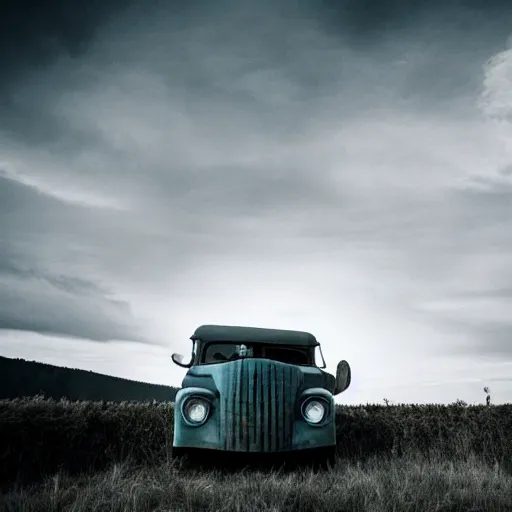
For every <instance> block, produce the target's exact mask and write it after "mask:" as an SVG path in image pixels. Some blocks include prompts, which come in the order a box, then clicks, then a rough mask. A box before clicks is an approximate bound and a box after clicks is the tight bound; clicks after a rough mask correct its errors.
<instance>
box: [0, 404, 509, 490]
mask: <svg viewBox="0 0 512 512" xmlns="http://www.w3.org/2000/svg"><path fill="white" fill-rule="evenodd" d="M173 411H174V409H173V404H172V403H168V402H167V403H165V402H162V403H157V402H153V403H145V404H143V403H133V402H127V403H121V404H117V403H108V402H69V401H66V400H61V401H59V402H56V401H54V400H44V399H41V398H37V397H36V398H32V399H16V400H0V482H1V483H2V484H3V485H4V486H5V484H9V483H12V482H14V481H19V482H31V481H36V480H39V479H40V478H41V477H43V476H45V475H48V474H54V473H56V472H58V471H59V470H65V471H66V472H69V473H71V474H76V473H80V472H96V471H98V470H101V469H104V468H106V467H108V466H110V465H111V464H115V463H120V462H125V461H129V462H131V463H132V464H135V465H138V466H148V465H154V464H159V463H165V462H167V461H168V460H169V458H170V453H171V445H172V426H173ZM336 422H337V438H338V441H337V443H338V454H339V455H340V456H341V457H343V458H347V459H352V460H362V459H366V458H368V457H371V456H374V455H387V456H400V455H403V454H405V453H409V454H410V453H411V452H413V453H418V454H420V455H422V456H426V457H430V456H433V455H436V454H439V453H441V454H443V456H444V457H446V458H463V459H465V458H467V457H468V456H469V455H472V454H477V455H478V456H480V457H481V458H483V459H484V460H485V461H486V462H489V463H493V462H496V461H497V462H499V463H506V464H512V459H511V454H512V445H510V443H511V441H512V405H510V404H507V405H499V406H496V405H494V406H489V407H486V406H468V407H465V406H461V405H455V404H454V405H448V406H443V405H398V406H381V405H366V406H338V407H337V412H336Z"/></svg>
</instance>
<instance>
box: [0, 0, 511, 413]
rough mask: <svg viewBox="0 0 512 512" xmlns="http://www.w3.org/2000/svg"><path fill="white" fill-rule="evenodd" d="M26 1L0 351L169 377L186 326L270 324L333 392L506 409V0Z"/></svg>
mask: <svg viewBox="0 0 512 512" xmlns="http://www.w3.org/2000/svg"><path fill="white" fill-rule="evenodd" d="M33 4H34V5H33ZM39 4H40V3H39V2H35V0H25V1H24V2H18V4H16V7H7V8H5V7H4V8H3V9H2V13H1V16H0V69H1V71H0V73H1V75H0V354H1V355H4V356H7V357H21V358H25V359H30V360H38V361H43V362H47V363H51V364H57V365H63V366H69V367H75V368H84V369H88V370H93V371H97V372H100V373H106V374H111V375H118V376H121V377H127V378H133V379H137V380H142V381H147V382H156V383H162V384H169V385H180V383H181V380H182V378H183V376H184V370H183V369H181V368H179V367H177V366H175V365H174V364H173V363H172V362H171V360H170V354H171V353H172V352H174V351H177V352H181V353H185V354H188V353H189V352H190V341H189V340H188V338H189V336H190V335H191V334H192V332H193V331H194V329H195V328H196V327H197V326H198V325H201V324H205V323H220V324H231V325H254V326H259V327H276V328H290V329H300V330H307V331H310V332H312V333H313V334H315V335H316V336H317V338H318V339H319V341H320V342H321V343H322V345H323V351H324V355H325V357H326V359H327V362H328V369H329V370H330V371H331V372H334V371H335V368H336V364H337V362H338V360H339V359H342V358H343V359H346V360H348V361H349V363H350V364H351V366H352V371H353V380H352V385H351V387H350V388H349V390H347V391H346V392H345V393H344V394H342V395H340V396H339V397H338V398H337V401H338V402H339V403H349V404H355V403H366V402H380V403H382V402H383V398H384V397H386V398H388V399H390V400H392V401H393V402H397V403H399V402H414V403H424V402H440V403H447V402H453V401H455V400H456V399H457V398H460V399H464V400H466V401H467V402H469V403H474V402H480V403H482V402H484V401H485V393H484V391H483V387H484V386H485V385H488V386H489V387H490V388H491V391H492V396H493V402H495V403H503V402H510V401H511V398H512V314H511V311H512V310H511V306H512V257H511V253H512V229H511V227H512V44H511V43H512V39H510V36H511V34H512V2H510V1H509V0H503V1H497V0H495V1H492V0H485V1H484V0H481V1H478V0H459V1H449V0H443V1H440V0H439V1H434V2H433V1H429V0H424V1H417V2H400V1H393V0H339V1H335V0H320V1H318V0H316V1H313V0H304V1H302V2H300V1H298V0H296V1H293V0H284V1H281V0H277V1H276V0H258V1H257V2H256V1H252V2H249V1H240V0H217V1H216V2H211V1H206V0H193V1H182V2H178V1H174V0H164V1H148V0H114V1H111V2H110V3H109V2H108V1H106V2H103V3H101V6H97V5H96V3H90V2H86V1H85V0H84V1H81V2H73V3H71V2H66V1H65V0H50V1H49V2H46V3H45V5H44V6H41V5H39ZM71 5H72V6H71ZM98 5H99V4H98ZM23 9H25V10H23Z"/></svg>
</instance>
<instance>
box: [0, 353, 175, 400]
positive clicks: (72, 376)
mask: <svg viewBox="0 0 512 512" xmlns="http://www.w3.org/2000/svg"><path fill="white" fill-rule="evenodd" d="M178 389H179V388H175V387H171V386H164V385H160V384H148V383H145V382H138V381H135V380H129V379H122V378H120V377H111V376H109V375H103V374H100V373H95V372H92V371H87V370H79V369H76V368H65V367H61V366H53V365H51V364H46V363H38V362H36V361H26V360H25V359H11V358H8V357H3V356H0V399H2V398H8V399H13V398H19V397H30V396H35V395H41V394H43V395H44V396H45V397H46V398H53V399H55V400H59V399H61V398H67V399H68V400H88V401H95V400H105V401H111V402H124V401H132V400H133V401H137V402H151V401H153V400H156V401H158V402H173V401H174V398H175V396H176V393H177V391H178Z"/></svg>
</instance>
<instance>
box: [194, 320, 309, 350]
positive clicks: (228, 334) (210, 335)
mask: <svg viewBox="0 0 512 512" xmlns="http://www.w3.org/2000/svg"><path fill="white" fill-rule="evenodd" d="M190 339H191V340H201V341H204V342H209V341H219V342H222V341H226V342H239V343H249V342H250V343H269V344H275V345H296V346H297V345H299V346H307V347H315V346H317V345H319V343H318V341H317V339H316V338H315V337H314V336H313V335H312V334H310V333H309V332H304V331H290V330H286V329H263V328H261V327H241V326H234V325H201V326H200V327H198V328H197V329H196V330H195V332H194V334H193V335H192V336H191V337H190Z"/></svg>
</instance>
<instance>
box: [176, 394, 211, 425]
mask: <svg viewBox="0 0 512 512" xmlns="http://www.w3.org/2000/svg"><path fill="white" fill-rule="evenodd" d="M181 412H182V413H183V417H184V418H185V421H186V422H187V423H188V424H189V425H190V426H194V427H196V426H199V425H202V424H203V423H204V422H205V421H206V419H207V418H208V413H209V412H210V403H209V402H208V400H206V399H205V398H201V397H198V396H193V397H190V398H187V399H186V400H185V401H184V402H183V405H182V407H181Z"/></svg>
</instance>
